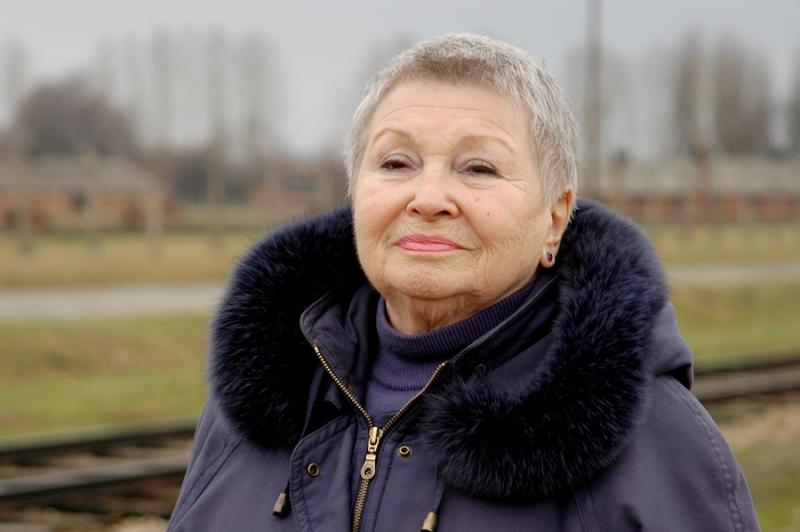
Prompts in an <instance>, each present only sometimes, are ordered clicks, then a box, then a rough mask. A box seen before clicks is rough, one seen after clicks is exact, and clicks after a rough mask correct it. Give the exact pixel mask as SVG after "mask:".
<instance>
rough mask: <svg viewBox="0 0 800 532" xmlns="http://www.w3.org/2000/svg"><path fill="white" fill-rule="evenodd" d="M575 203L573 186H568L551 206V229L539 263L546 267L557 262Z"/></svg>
mask: <svg viewBox="0 0 800 532" xmlns="http://www.w3.org/2000/svg"><path fill="white" fill-rule="evenodd" d="M574 203H575V194H574V192H573V190H572V189H571V188H568V189H567V190H565V191H564V193H563V194H562V195H561V197H560V198H558V199H557V200H556V201H554V202H553V204H552V205H551V207H550V229H549V231H548V232H547V236H546V238H545V242H544V249H543V250H542V256H541V258H540V259H539V264H541V265H542V267H544V268H550V267H552V266H553V265H554V264H555V262H556V255H558V247H559V246H560V245H561V237H562V236H563V234H564V231H566V230H567V225H569V221H570V218H571V217H572V206H573V205H574Z"/></svg>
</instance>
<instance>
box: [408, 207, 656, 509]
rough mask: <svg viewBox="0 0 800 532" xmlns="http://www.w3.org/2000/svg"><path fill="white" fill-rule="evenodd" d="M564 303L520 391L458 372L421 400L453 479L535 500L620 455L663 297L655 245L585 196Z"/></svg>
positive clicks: (467, 488) (568, 252)
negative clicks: (539, 365)
mask: <svg viewBox="0 0 800 532" xmlns="http://www.w3.org/2000/svg"><path fill="white" fill-rule="evenodd" d="M559 266H560V278H561V279H560V296H559V297H560V309H559V314H558V316H557V318H556V320H555V323H554V324H553V333H554V335H553V336H554V341H553V345H552V346H551V349H550V352H549V353H548V354H547V356H546V358H545V362H544V364H543V369H542V370H541V371H540V372H538V373H537V374H536V375H530V376H527V377H523V378H527V379H529V382H528V385H527V387H525V389H526V390H527V391H526V394H525V396H522V397H506V396H504V395H503V394H502V392H499V391H498V390H496V389H493V388H489V387H488V385H487V384H486V381H480V380H475V379H473V380H471V381H470V383H469V385H467V384H466V382H465V381H464V380H463V379H461V378H457V377H456V378H454V379H451V380H449V381H447V382H446V383H445V385H444V386H441V387H439V388H438V389H436V390H435V391H434V392H433V393H431V394H430V395H429V396H427V397H426V400H425V407H426V411H425V415H424V416H423V420H424V424H423V425H422V427H421V433H422V434H424V437H425V440H426V442H427V444H428V445H429V446H430V447H431V448H432V449H433V450H434V452H433V454H434V456H435V457H437V459H438V464H437V465H438V467H439V474H440V476H441V477H442V479H443V480H444V481H445V482H446V483H447V484H448V485H449V486H451V487H453V488H455V489H457V490H459V491H463V492H465V493H468V494H471V495H475V496H478V497H482V498H490V499H525V500H530V499H537V498H542V497H546V496H548V495H551V494H554V493H556V492H559V491H562V490H564V489H566V488H568V487H570V486H573V485H576V484H579V483H581V482H584V481H586V480H588V479H589V478H591V477H592V476H594V475H595V474H596V473H597V472H599V471H601V470H602V469H604V468H605V467H606V466H608V465H609V464H610V463H611V462H612V461H613V460H615V459H616V458H617V457H618V456H619V454H620V453H621V452H622V450H623V449H624V448H625V446H626V445H627V443H628V441H629V440H630V438H631V436H632V434H633V429H634V428H635V427H636V425H637V424H638V422H639V421H641V419H642V417H643V414H644V410H645V406H646V403H647V388H648V386H647V385H648V383H649V379H650V378H651V377H650V375H651V368H650V367H649V365H648V360H647V356H648V354H649V349H648V348H649V337H650V331H651V330H652V328H653V323H654V320H655V317H656V315H657V313H658V311H659V310H660V309H661V307H663V305H664V304H665V302H666V285H665V282H664V277H663V274H662V273H661V270H660V267H659V264H658V261H657V259H656V257H655V253H654V252H653V251H652V249H651V248H650V246H649V244H648V243H647V240H646V239H645V238H644V236H642V235H641V234H640V233H639V231H638V230H637V229H636V228H635V227H634V226H633V225H631V224H630V223H629V222H626V221H624V220H623V219H621V218H619V217H617V216H616V215H613V214H611V213H609V212H608V211H606V210H605V209H602V208H601V207H599V206H597V205H587V204H582V207H581V209H580V210H579V211H578V215H577V216H576V217H575V219H574V220H573V222H572V223H571V225H570V229H569V230H568V231H567V233H566V234H565V236H564V240H563V242H562V245H561V251H560V252H559Z"/></svg>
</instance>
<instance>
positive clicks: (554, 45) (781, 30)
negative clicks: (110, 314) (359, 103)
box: [0, 0, 800, 149]
mask: <svg viewBox="0 0 800 532" xmlns="http://www.w3.org/2000/svg"><path fill="white" fill-rule="evenodd" d="M585 7H586V0H558V1H556V0H552V1H550V2H545V1H537V0H527V1H512V0H497V1H492V0H482V1H481V0H467V1H454V0H449V1H448V0H424V1H422V0H402V1H398V0H385V1H384V0H358V1H356V0H349V1H334V0H327V1H316V2H314V1H310V0H294V1H288V0H287V1H281V2H278V1H272V0H260V1H256V0H225V1H219V2H203V1H198V0H193V1H188V0H158V1H156V0H137V1H136V2H131V1H129V2H123V1H113V0H70V1H60V0H50V1H46V0H20V1H14V2H12V1H6V0H0V9H2V17H1V18H0V43H2V42H3V41H6V40H9V39H13V40H16V41H18V42H20V43H21V44H23V45H24V46H25V48H26V49H27V50H28V52H29V54H30V56H31V57H30V58H31V61H32V68H33V73H34V75H35V76H36V77H56V76H60V75H63V74H65V73H67V72H70V71H71V70H75V69H78V68H80V67H83V66H86V65H87V64H88V63H89V62H90V60H91V58H92V56H93V54H94V52H95V49H96V47H97V44H98V43H99V42H100V41H102V40H103V39H106V40H114V39H120V38H126V37H131V38H137V39H147V38H148V37H149V36H150V35H151V34H152V33H153V32H154V31H155V30H156V29H166V30H170V31H175V32H181V31H187V30H195V31H205V30H208V29H211V28H216V29H220V30H223V31H225V32H226V34H228V35H229V36H231V37H236V36H239V35H242V36H243V35H245V34H248V33H253V32H257V33H259V34H261V35H263V36H264V38H265V39H266V41H267V43H268V44H269V45H270V46H271V47H272V48H273V50H275V57H276V63H277V72H278V74H277V75H279V76H280V77H281V81H282V87H281V89H280V90H281V91H282V93H283V94H284V97H285V105H284V106H283V107H284V108H283V111H282V114H281V116H280V128H279V129H280V131H281V132H282V136H284V137H285V138H284V141H285V143H286V145H287V146H291V147H293V148H297V149H315V148H316V147H318V146H319V145H321V144H326V145H331V144H332V143H335V142H334V140H335V139H338V138H339V136H340V135H341V133H342V131H344V129H345V127H346V125H347V124H346V122H347V120H348V119H349V116H350V114H351V113H352V110H353V109H352V108H353V106H354V105H355V103H356V98H357V95H358V90H359V89H358V88H357V86H358V85H360V84H361V83H362V82H363V80H364V78H365V76H366V75H367V70H368V69H369V68H372V65H370V62H371V61H374V60H375V55H376V52H375V50H376V49H380V48H381V47H384V48H390V47H391V43H393V42H396V41H397V40H398V39H400V38H402V39H405V40H408V41H413V40H418V39H420V38H424V37H429V36H432V35H436V34H439V33H443V32H447V31H477V32H482V33H488V34H490V35H492V36H495V37H498V38H501V39H504V40H508V41H510V42H511V43H513V44H516V45H517V46H520V47H522V48H524V49H526V50H527V51H528V52H530V53H531V54H532V55H533V56H535V57H537V58H539V59H540V60H542V61H544V62H545V64H546V65H547V66H548V68H550V69H551V70H553V71H554V72H555V73H556V74H557V75H559V76H561V77H563V76H564V75H565V72H564V69H565V62H566V57H567V54H568V51H569V50H570V49H573V50H574V49H575V48H576V47H578V46H580V45H581V43H582V42H583V40H584V33H585V26H586V22H585ZM798 27H800V2H798V1H797V0H674V1H664V0H637V1H633V0H629V1H625V0H606V1H605V2H604V3H603V39H604V41H605V44H606V46H607V47H608V48H610V49H611V50H613V51H614V52H615V53H617V54H619V55H621V56H622V57H627V58H630V59H631V60H638V59H637V58H641V57H644V56H645V55H646V54H647V52H648V51H650V50H659V49H661V50H665V49H669V48H672V47H674V46H675V45H676V43H677V42H678V41H679V40H680V38H681V37H682V35H684V34H685V33H686V32H687V31H688V30H689V29H690V28H698V29H700V30H702V32H703V34H704V35H705V37H706V38H707V40H709V41H710V42H713V41H714V40H715V39H717V38H718V37H719V36H720V35H723V34H725V33H733V34H736V35H737V36H738V37H740V38H742V39H744V40H745V41H746V42H747V43H748V44H751V45H752V46H753V47H755V48H757V49H759V50H761V51H762V52H763V53H764V54H765V56H766V58H767V60H768V61H769V62H770V65H771V67H772V74H773V85H774V87H775V88H776V91H778V92H779V93H785V92H786V91H788V87H789V83H790V79H791V74H792V70H791V65H792V62H793V61H795V60H796V58H797V57H798V52H800V31H798ZM367 65H370V66H367Z"/></svg>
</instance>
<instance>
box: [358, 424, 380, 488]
mask: <svg viewBox="0 0 800 532" xmlns="http://www.w3.org/2000/svg"><path fill="white" fill-rule="evenodd" d="M381 436H383V429H381V428H379V427H370V428H369V440H368V441H367V456H366V458H364V465H362V466H361V478H363V479H364V480H369V479H371V478H372V477H374V476H375V471H376V470H375V459H376V458H377V453H378V444H379V443H380V441H381Z"/></svg>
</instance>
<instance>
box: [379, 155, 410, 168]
mask: <svg viewBox="0 0 800 532" xmlns="http://www.w3.org/2000/svg"><path fill="white" fill-rule="evenodd" d="M409 166H410V164H409V162H408V159H407V158H405V157H402V156H398V155H392V156H390V157H387V158H386V159H384V160H383V162H381V169H383V170H389V171H392V170H403V169H405V168H408V167H409Z"/></svg>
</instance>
